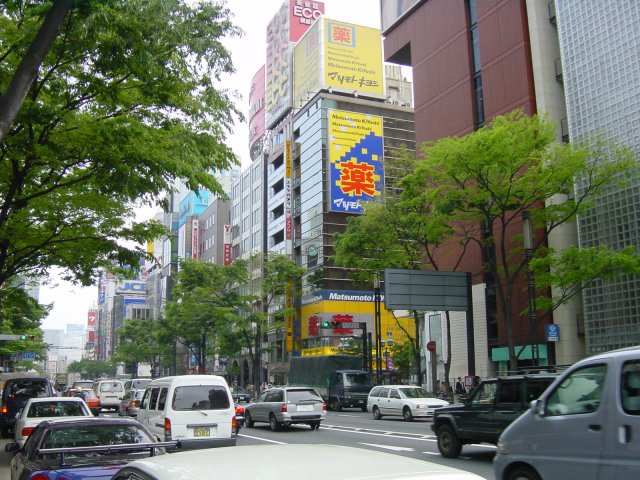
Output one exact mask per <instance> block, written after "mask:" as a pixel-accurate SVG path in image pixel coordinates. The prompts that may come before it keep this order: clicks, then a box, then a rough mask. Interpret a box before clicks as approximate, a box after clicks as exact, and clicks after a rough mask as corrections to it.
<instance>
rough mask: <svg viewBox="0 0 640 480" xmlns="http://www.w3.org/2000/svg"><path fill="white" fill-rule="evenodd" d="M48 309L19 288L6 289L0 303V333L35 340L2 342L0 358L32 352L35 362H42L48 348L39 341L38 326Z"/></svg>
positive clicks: (40, 333)
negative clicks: (23, 336) (28, 336)
mask: <svg viewBox="0 0 640 480" xmlns="http://www.w3.org/2000/svg"><path fill="white" fill-rule="evenodd" d="M50 309H51V307H50V306H49V305H41V304H39V303H38V302H37V301H35V300H34V299H33V298H32V297H30V296H29V295H28V294H27V293H26V291H25V290H23V289H22V288H7V289H5V295H4V301H3V302H0V320H2V321H1V323H0V333H3V334H13V335H22V334H24V335H35V339H34V340H9V341H1V342H0V358H2V359H4V360H7V361H8V360H10V358H11V355H13V354H18V353H23V352H33V353H35V355H36V360H41V359H43V358H44V354H45V352H46V350H47V345H46V344H45V343H44V342H43V340H42V330H41V329H40V324H41V322H42V320H43V319H44V318H45V317H46V316H47V315H48V313H49V310H50Z"/></svg>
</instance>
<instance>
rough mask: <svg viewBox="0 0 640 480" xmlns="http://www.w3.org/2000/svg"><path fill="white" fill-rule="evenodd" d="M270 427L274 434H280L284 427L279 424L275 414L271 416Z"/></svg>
mask: <svg viewBox="0 0 640 480" xmlns="http://www.w3.org/2000/svg"><path fill="white" fill-rule="evenodd" d="M269 426H270V427H271V431H272V432H279V431H280V429H281V428H282V425H280V423H278V420H276V416H275V415H273V414H271V415H270V416H269Z"/></svg>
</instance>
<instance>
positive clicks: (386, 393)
mask: <svg viewBox="0 0 640 480" xmlns="http://www.w3.org/2000/svg"><path fill="white" fill-rule="evenodd" d="M378 396H379V397H380V398H387V397H388V396H389V389H388V388H386V387H385V388H383V389H381V390H380V394H379V395H378Z"/></svg>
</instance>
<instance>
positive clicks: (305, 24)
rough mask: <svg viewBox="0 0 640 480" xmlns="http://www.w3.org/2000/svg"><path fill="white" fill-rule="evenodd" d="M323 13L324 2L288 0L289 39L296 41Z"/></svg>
mask: <svg viewBox="0 0 640 480" xmlns="http://www.w3.org/2000/svg"><path fill="white" fill-rule="evenodd" d="M323 13H324V3H322V2H314V1H310V0H289V16H290V17H289V18H290V19H291V20H290V21H291V29H290V30H291V31H290V39H291V41H292V42H297V41H298V40H300V37H302V35H303V34H304V33H305V32H306V31H307V29H308V28H309V27H310V26H311V25H313V23H314V22H315V21H316V20H317V19H318V18H320V15H322V14H323Z"/></svg>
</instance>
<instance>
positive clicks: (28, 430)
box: [22, 427, 33, 437]
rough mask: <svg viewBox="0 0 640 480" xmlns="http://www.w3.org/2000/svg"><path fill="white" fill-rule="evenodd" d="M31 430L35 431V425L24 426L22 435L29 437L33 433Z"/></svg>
mask: <svg viewBox="0 0 640 480" xmlns="http://www.w3.org/2000/svg"><path fill="white" fill-rule="evenodd" d="M31 432H33V427H24V428H23V429H22V436H23V437H28V436H29V435H31Z"/></svg>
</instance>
